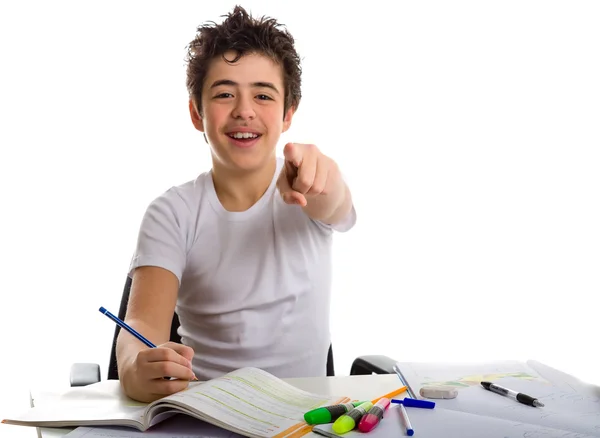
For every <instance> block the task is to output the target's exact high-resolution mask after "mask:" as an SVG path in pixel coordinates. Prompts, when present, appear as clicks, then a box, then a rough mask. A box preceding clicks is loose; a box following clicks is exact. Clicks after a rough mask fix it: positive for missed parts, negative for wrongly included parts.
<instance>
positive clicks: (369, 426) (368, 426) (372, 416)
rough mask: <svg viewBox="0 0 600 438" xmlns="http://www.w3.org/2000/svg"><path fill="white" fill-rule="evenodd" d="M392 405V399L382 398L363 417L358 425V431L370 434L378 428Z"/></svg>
mask: <svg viewBox="0 0 600 438" xmlns="http://www.w3.org/2000/svg"><path fill="white" fill-rule="evenodd" d="M389 405H390V399H389V398H385V397H382V398H381V399H379V401H378V402H377V403H375V404H374V405H373V407H372V408H371V409H369V411H368V412H367V413H366V414H365V415H363V416H362V418H361V419H360V421H359V423H358V430H360V431H361V432H370V431H372V430H373V429H375V428H376V427H377V425H378V424H379V422H380V421H381V419H382V418H383V414H384V412H385V411H386V409H387V408H388V407H389Z"/></svg>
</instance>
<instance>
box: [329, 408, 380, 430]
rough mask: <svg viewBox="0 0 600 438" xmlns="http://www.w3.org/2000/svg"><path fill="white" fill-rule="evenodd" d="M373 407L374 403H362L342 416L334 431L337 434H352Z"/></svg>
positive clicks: (337, 421)
mask: <svg viewBox="0 0 600 438" xmlns="http://www.w3.org/2000/svg"><path fill="white" fill-rule="evenodd" d="M372 407H373V403H371V402H370V401H366V402H364V403H361V404H360V405H358V406H357V407H355V408H354V409H351V410H350V411H348V413H346V414H344V415H342V416H341V417H340V418H338V419H337V420H335V422H334V423H333V426H331V427H332V429H333V431H334V432H335V433H346V432H350V431H351V430H352V429H354V428H355V427H356V425H357V424H358V422H359V421H360V419H361V418H362V416H363V415H365V414H366V413H367V412H369V410H370V409H371V408H372Z"/></svg>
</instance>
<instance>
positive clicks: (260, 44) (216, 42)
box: [186, 5, 302, 114]
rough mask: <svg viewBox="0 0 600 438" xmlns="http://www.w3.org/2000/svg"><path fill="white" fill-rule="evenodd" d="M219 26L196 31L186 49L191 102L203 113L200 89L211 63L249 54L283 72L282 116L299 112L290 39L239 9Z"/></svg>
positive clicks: (297, 74) (270, 21)
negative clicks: (269, 61) (261, 57)
mask: <svg viewBox="0 0 600 438" xmlns="http://www.w3.org/2000/svg"><path fill="white" fill-rule="evenodd" d="M223 17H225V20H224V21H223V23H221V24H216V23H215V22H214V21H209V22H207V23H205V24H204V25H202V26H200V27H198V28H197V30H196V37H195V38H194V39H193V40H192V41H191V42H190V44H189V45H188V49H187V50H188V52H187V57H186V62H187V78H186V86H187V89H188V93H189V95H190V98H192V99H193V100H194V102H195V103H196V105H197V108H198V111H200V113H202V106H201V105H202V86H203V85H204V79H205V77H206V73H207V71H208V67H209V65H210V62H211V61H212V60H213V59H214V58H215V57H217V56H222V57H223V59H224V60H225V61H226V62H230V63H234V62H236V61H237V60H239V59H240V58H241V57H242V56H244V55H245V54H249V53H258V54H261V55H265V56H268V57H269V58H271V59H272V60H273V61H275V62H276V63H277V64H279V65H281V67H282V70H283V84H284V88H285V97H284V104H283V107H284V114H285V112H286V111H287V110H288V109H289V108H290V107H294V108H295V109H297V108H298V105H299V104H300V98H301V97H302V93H301V90H300V85H301V74H302V68H301V66H300V57H299V56H298V53H297V52H296V49H295V47H294V38H293V37H292V35H291V34H290V33H289V32H288V31H287V30H286V29H285V28H282V29H280V27H283V26H282V25H281V24H280V23H278V22H277V21H276V20H275V19H273V18H270V17H261V18H252V16H250V15H249V14H248V12H246V10H245V9H244V8H242V7H241V6H239V5H238V6H235V8H234V9H233V12H231V13H229V14H227V15H224V16H223ZM230 50H233V51H234V52H237V54H236V56H235V58H234V59H233V60H228V59H225V57H224V56H223V55H224V54H225V52H228V51H230Z"/></svg>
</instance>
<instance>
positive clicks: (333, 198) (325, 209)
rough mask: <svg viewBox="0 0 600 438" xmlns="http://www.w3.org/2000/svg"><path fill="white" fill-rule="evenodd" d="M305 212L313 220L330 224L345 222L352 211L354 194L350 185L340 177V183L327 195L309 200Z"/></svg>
mask: <svg viewBox="0 0 600 438" xmlns="http://www.w3.org/2000/svg"><path fill="white" fill-rule="evenodd" d="M303 209H304V212H305V213H306V214H307V215H308V216H309V217H310V218H312V219H315V220H319V221H322V222H325V223H328V224H335V223H338V222H339V221H341V220H343V219H344V218H345V217H346V216H347V215H348V214H349V213H350V210H351V209H352V194H351V193H350V189H349V187H348V185H347V184H346V183H345V182H344V180H343V179H342V178H341V176H340V177H339V182H338V183H337V184H335V186H334V189H333V190H332V191H331V192H330V193H327V194H321V195H318V196H315V197H313V198H309V199H307V205H306V206H305V207H303Z"/></svg>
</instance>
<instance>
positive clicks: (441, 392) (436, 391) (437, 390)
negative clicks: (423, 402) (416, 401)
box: [419, 386, 458, 398]
mask: <svg viewBox="0 0 600 438" xmlns="http://www.w3.org/2000/svg"><path fill="white" fill-rule="evenodd" d="M419 394H421V396H422V397H425V398H456V396H457V395H458V391H457V389H456V388H453V387H451V386H424V387H423V388H421V389H420V390H419Z"/></svg>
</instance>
